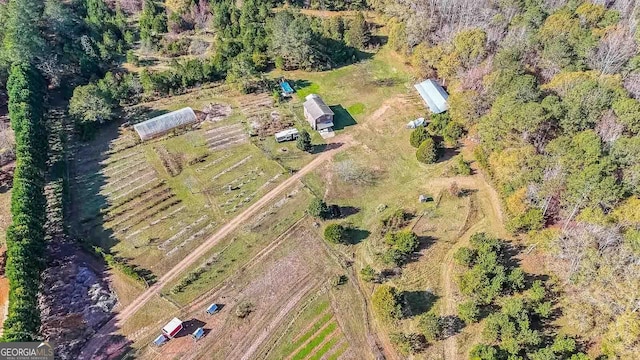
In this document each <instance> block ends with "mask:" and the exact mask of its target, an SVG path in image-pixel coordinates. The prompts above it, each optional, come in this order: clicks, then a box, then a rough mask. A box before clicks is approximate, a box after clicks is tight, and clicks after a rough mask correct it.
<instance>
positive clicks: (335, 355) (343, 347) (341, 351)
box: [327, 343, 349, 360]
mask: <svg viewBox="0 0 640 360" xmlns="http://www.w3.org/2000/svg"><path fill="white" fill-rule="evenodd" d="M348 348H349V344H348V343H344V344H342V345H340V347H339V348H337V349H336V350H335V351H334V352H333V353H332V354H331V355H329V357H327V360H337V359H339V358H340V356H342V354H344V353H345V351H347V349H348Z"/></svg>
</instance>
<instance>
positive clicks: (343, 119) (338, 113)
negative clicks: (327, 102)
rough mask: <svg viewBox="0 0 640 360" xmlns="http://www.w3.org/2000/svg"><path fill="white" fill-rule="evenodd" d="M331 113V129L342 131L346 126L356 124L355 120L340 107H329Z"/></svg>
mask: <svg viewBox="0 0 640 360" xmlns="http://www.w3.org/2000/svg"><path fill="white" fill-rule="evenodd" d="M329 108H331V111H333V113H334V116H333V129H334V130H342V129H344V128H345V127H347V126H353V125H356V124H358V123H357V122H356V119H354V118H353V116H351V114H349V112H348V111H347V109H345V108H343V107H342V105H332V106H329Z"/></svg>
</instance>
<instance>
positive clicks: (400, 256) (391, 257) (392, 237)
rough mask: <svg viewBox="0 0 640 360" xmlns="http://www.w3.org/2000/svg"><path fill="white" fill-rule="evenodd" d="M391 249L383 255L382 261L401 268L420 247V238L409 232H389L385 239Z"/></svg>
mask: <svg viewBox="0 0 640 360" xmlns="http://www.w3.org/2000/svg"><path fill="white" fill-rule="evenodd" d="M384 240H385V242H386V243H387V245H389V246H390V247H389V249H388V250H387V251H386V252H385V253H384V254H383V255H382V260H383V261H384V262H385V263H387V264H389V265H394V266H401V265H403V264H405V263H406V262H407V260H409V257H410V256H411V254H413V253H414V252H415V251H416V250H417V249H418V246H419V245H420V241H419V240H418V236H416V234H415V233H413V232H412V231H409V230H404V231H400V232H388V233H387V235H385V237H384Z"/></svg>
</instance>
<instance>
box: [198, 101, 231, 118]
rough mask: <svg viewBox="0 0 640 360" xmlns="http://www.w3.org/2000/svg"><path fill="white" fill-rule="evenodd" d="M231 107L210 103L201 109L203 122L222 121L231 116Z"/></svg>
mask: <svg viewBox="0 0 640 360" xmlns="http://www.w3.org/2000/svg"><path fill="white" fill-rule="evenodd" d="M231 112H232V110H231V106H229V105H227V104H216V103H211V104H209V105H206V106H205V107H204V108H203V109H202V114H203V117H204V120H205V121H211V122H217V121H222V120H224V119H226V118H227V117H229V115H231Z"/></svg>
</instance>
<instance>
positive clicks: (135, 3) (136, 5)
mask: <svg viewBox="0 0 640 360" xmlns="http://www.w3.org/2000/svg"><path fill="white" fill-rule="evenodd" d="M118 2H119V4H120V8H121V9H122V10H124V11H126V12H127V13H129V14H136V13H138V12H139V11H140V10H142V0H119V1H118Z"/></svg>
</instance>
